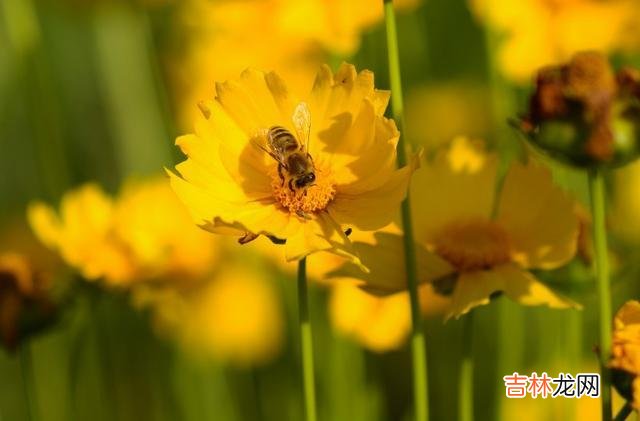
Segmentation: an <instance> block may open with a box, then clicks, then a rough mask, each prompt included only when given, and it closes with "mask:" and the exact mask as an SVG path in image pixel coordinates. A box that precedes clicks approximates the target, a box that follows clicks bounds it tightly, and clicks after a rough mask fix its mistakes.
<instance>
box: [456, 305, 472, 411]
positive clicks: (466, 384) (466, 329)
mask: <svg viewBox="0 0 640 421" xmlns="http://www.w3.org/2000/svg"><path fill="white" fill-rule="evenodd" d="M459 376H460V377H459V378H458V419H459V420H460V421H473V312H470V313H468V314H467V315H465V316H464V317H463V318H462V359H461V363H460V374H459Z"/></svg>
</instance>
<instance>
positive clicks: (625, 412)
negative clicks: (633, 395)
mask: <svg viewBox="0 0 640 421" xmlns="http://www.w3.org/2000/svg"><path fill="white" fill-rule="evenodd" d="M632 412H633V408H632V407H631V404H630V403H629V402H626V403H625V404H624V406H623V407H622V408H621V409H620V412H618V415H616V417H615V418H614V419H613V421H624V420H626V419H627V417H629V415H631V413H632Z"/></svg>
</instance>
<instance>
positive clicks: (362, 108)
mask: <svg viewBox="0 0 640 421" xmlns="http://www.w3.org/2000/svg"><path fill="white" fill-rule="evenodd" d="M216 93H217V96H216V98H215V100H214V101H208V102H206V103H204V104H203V105H202V108H203V116H202V117H201V118H199V119H198V120H197V121H196V127H195V134H190V135H186V136H182V137H180V138H178V140H177V141H176V143H177V144H178V146H180V148H181V149H182V151H183V152H184V153H185V154H186V155H187V157H188V159H187V160H186V161H184V162H182V163H180V164H179V165H178V166H177V167H176V169H177V171H178V172H179V174H180V176H178V175H176V174H173V173H170V175H171V185H172V186H173V188H174V190H175V191H176V193H177V194H178V196H179V197H180V198H181V199H182V200H183V202H184V203H185V204H187V206H188V208H189V209H190V211H191V214H192V216H193V219H194V220H195V222H196V223H197V224H198V225H199V226H201V227H202V228H204V229H207V230H209V231H211V232H214V233H226V234H236V235H243V234H246V233H252V234H263V235H266V236H269V237H273V238H277V239H280V240H286V245H285V253H286V258H287V260H298V259H301V258H303V257H305V256H307V255H308V254H310V253H313V252H316V251H322V250H327V251H330V252H333V253H336V254H338V255H342V256H347V257H349V258H351V259H353V261H355V262H358V258H357V257H356V256H355V252H354V250H353V247H352V244H351V242H350V241H349V239H348V238H347V236H346V235H345V230H346V229H347V228H353V229H360V230H364V231H372V230H376V229H379V228H381V227H383V226H385V225H386V224H388V223H389V222H390V221H391V219H392V218H393V217H394V216H395V211H396V209H397V207H398V206H399V204H400V202H401V201H402V199H403V198H404V197H405V194H406V190H407V186H408V183H409V178H410V176H411V173H412V172H413V170H414V169H415V166H416V165H417V160H416V159H414V160H412V164H411V165H410V166H407V167H404V168H402V169H400V170H397V169H396V168H395V160H396V150H395V148H396V144H397V142H398V137H399V133H398V131H397V129H396V126H395V124H394V122H393V121H392V120H388V119H386V118H384V117H383V116H382V114H383V112H384V109H385V108H386V105H387V102H388V100H389V93H388V92H385V91H378V90H375V89H374V84H373V73H371V72H369V71H363V72H361V73H359V74H358V73H356V70H355V68H354V67H353V66H351V65H347V64H343V65H342V66H341V67H340V69H339V70H338V72H337V73H336V74H335V75H333V74H332V72H331V70H330V69H329V67H328V66H323V67H322V68H321V69H320V71H319V73H318V76H317V78H316V81H315V83H314V85H313V89H312V91H311V93H310V95H309V96H308V97H307V98H306V99H305V101H306V102H304V103H300V102H299V101H298V100H297V99H294V98H293V97H292V96H291V95H289V94H288V93H287V90H286V87H285V84H284V82H283V81H282V80H281V79H280V78H279V77H278V76H277V75H276V74H275V73H267V74H265V73H262V72H259V71H256V70H247V71H245V72H243V73H242V76H241V78H240V80H237V81H230V82H225V83H222V84H217V85H216ZM302 104H306V106H307V107H308V116H307V118H308V120H309V121H310V134H309V135H308V140H307V141H304V140H303V141H301V143H302V144H305V145H308V152H309V155H310V157H311V161H310V162H312V165H313V171H314V174H315V182H314V183H313V185H310V186H308V187H306V188H294V187H293V185H292V182H293V178H291V177H289V176H288V174H286V173H287V171H286V170H283V174H282V175H279V173H278V162H276V160H275V159H274V158H272V157H271V156H269V154H268V153H267V152H266V150H261V148H262V149H267V148H268V147H267V146H265V139H264V137H265V136H264V135H261V133H262V132H263V131H264V130H266V129H267V128H270V127H272V126H282V127H284V128H287V129H289V130H290V131H291V133H297V132H296V130H295V129H294V123H293V122H292V119H293V115H294V109H295V110H296V111H299V110H301V109H304V107H303V106H302ZM296 136H297V137H298V138H303V137H306V135H304V134H302V135H300V134H296ZM298 141H299V142H300V139H298ZM305 148H306V146H305ZM309 168H311V167H309Z"/></svg>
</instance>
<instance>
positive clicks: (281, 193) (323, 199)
mask: <svg viewBox="0 0 640 421" xmlns="http://www.w3.org/2000/svg"><path fill="white" fill-rule="evenodd" d="M271 178H272V181H271V187H272V188H273V196H274V197H275V198H276V200H277V201H278V202H280V204H281V205H282V207H284V208H285V209H287V210H288V211H289V212H291V213H295V214H297V215H300V214H312V213H315V212H319V211H322V210H324V209H325V208H326V207H327V205H329V203H331V201H332V200H333V198H334V197H335V196H336V187H335V184H334V182H333V179H332V178H331V176H330V175H329V173H328V171H320V170H318V171H316V181H315V182H314V184H312V185H310V186H308V187H306V188H304V189H297V188H295V187H294V188H293V190H292V189H291V188H289V178H288V177H287V176H286V174H285V178H284V182H283V180H282V179H281V178H280V176H278V173H277V171H274V172H273V174H272V176H271Z"/></svg>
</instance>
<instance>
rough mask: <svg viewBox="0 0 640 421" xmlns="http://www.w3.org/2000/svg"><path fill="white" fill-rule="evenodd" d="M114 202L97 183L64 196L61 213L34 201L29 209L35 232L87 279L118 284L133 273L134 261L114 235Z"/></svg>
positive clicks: (30, 220)
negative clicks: (101, 279) (100, 279)
mask: <svg viewBox="0 0 640 421" xmlns="http://www.w3.org/2000/svg"><path fill="white" fill-rule="evenodd" d="M113 213H114V203H113V201H112V200H111V198H110V197H108V196H107V195H106V194H105V193H104V192H103V191H102V189H101V188H100V187H99V186H98V185H96V184H86V185H84V186H82V187H80V188H78V189H76V190H72V191H70V192H68V193H67V194H65V195H64V197H63V198H62V201H61V203H60V213H59V214H56V212H55V210H54V209H53V208H51V207H50V206H48V205H46V204H44V203H41V202H37V203H34V204H32V205H31V206H30V207H29V209H28V217H29V222H30V224H31V227H32V229H33V230H34V232H35V234H36V235H37V236H38V238H40V240H41V241H42V242H43V243H44V244H45V245H46V246H47V247H49V248H51V249H53V250H57V251H58V252H59V253H60V255H61V257H62V259H63V260H64V261H65V262H67V263H68V264H69V265H71V266H73V267H75V268H77V269H78V270H80V272H81V273H82V275H83V276H84V277H85V278H87V279H98V278H105V280H106V281H107V282H108V283H111V284H119V283H122V282H125V281H126V280H128V279H130V278H131V277H132V276H133V273H134V270H135V269H134V266H133V262H132V261H131V258H130V256H129V255H128V253H127V252H126V250H124V249H123V247H122V245H121V244H118V240H117V239H116V238H115V237H114V235H113Z"/></svg>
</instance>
